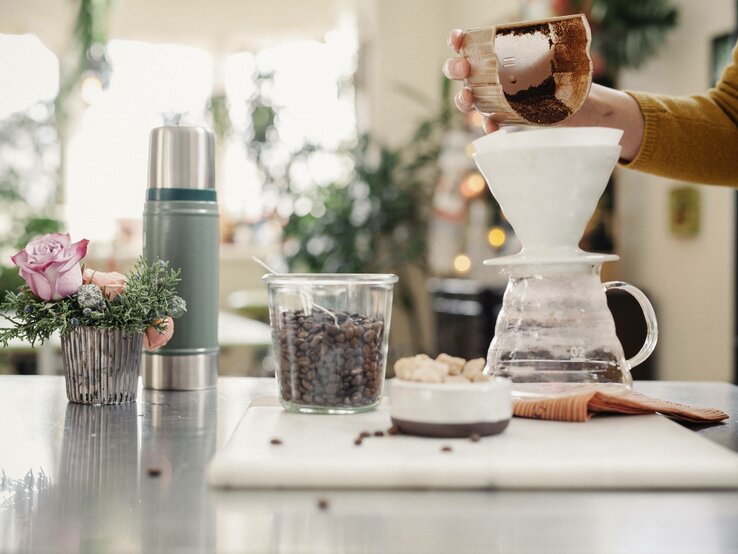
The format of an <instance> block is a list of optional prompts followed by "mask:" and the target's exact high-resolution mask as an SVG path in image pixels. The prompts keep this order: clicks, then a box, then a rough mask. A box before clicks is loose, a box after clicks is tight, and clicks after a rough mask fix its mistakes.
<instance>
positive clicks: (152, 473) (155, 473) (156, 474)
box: [148, 467, 161, 477]
mask: <svg viewBox="0 0 738 554" xmlns="http://www.w3.org/2000/svg"><path fill="white" fill-rule="evenodd" d="M148 474H149V477H159V475H161V470H160V469H159V468H158V467H150V468H149V469H148Z"/></svg>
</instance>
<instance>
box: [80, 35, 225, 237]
mask: <svg viewBox="0 0 738 554" xmlns="http://www.w3.org/2000/svg"><path fill="white" fill-rule="evenodd" d="M108 56H109V58H110V61H111V64H112V67H113V73H112V77H111V81H110V87H109V89H108V90H107V91H105V92H103V93H102V94H101V96H100V97H99V98H98V99H97V101H96V102H95V103H94V105H92V106H89V107H88V108H87V109H86V111H85V112H84V115H83V117H82V121H81V125H80V126H79V128H78V129H77V132H76V133H75V134H73V136H72V137H71V139H70V142H69V154H68V171H67V177H66V184H67V190H66V217H67V221H68V226H69V229H70V232H71V233H72V236H74V237H85V238H88V239H91V240H95V241H98V242H101V243H106V242H112V241H118V242H119V244H117V245H116V246H117V248H125V247H126V246H130V247H131V248H132V249H139V250H140V248H141V240H140V235H138V232H139V230H140V225H141V223H140V220H141V217H142V211H143V204H144V196H145V190H146V183H147V168H148V146H149V133H150V131H151V129H152V128H154V127H157V126H160V125H162V124H163V123H165V122H168V121H169V122H172V121H175V120H176V119H177V117H179V116H181V119H180V121H181V122H182V123H183V124H193V125H203V124H207V118H206V113H205V108H206V105H207V101H208V99H209V97H210V94H211V90H212V75H213V61H212V59H211V56H210V55H209V54H208V53H206V52H205V51H203V50H199V49H196V48H191V47H186V46H179V45H159V44H148V43H143V42H134V41H123V40H114V41H111V42H110V43H109V44H108ZM121 241H123V242H124V243H128V244H121V243H120V242H121Z"/></svg>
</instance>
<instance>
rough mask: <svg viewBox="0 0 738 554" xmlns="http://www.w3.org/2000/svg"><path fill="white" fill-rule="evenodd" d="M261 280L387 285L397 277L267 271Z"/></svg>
mask: <svg viewBox="0 0 738 554" xmlns="http://www.w3.org/2000/svg"><path fill="white" fill-rule="evenodd" d="M261 280H262V281H264V282H265V283H266V284H267V285H294V284H296V283H298V284H301V285H336V284H341V285H351V284H356V285H389V284H393V283H396V282H397V281H398V280H399V277H397V275H395V274H393V273H278V274H275V273H267V274H266V275H264V276H263V277H262V278H261Z"/></svg>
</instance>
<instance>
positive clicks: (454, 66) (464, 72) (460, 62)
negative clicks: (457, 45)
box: [443, 58, 471, 81]
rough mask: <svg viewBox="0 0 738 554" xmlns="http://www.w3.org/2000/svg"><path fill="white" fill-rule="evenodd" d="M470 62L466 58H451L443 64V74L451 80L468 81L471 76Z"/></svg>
mask: <svg viewBox="0 0 738 554" xmlns="http://www.w3.org/2000/svg"><path fill="white" fill-rule="evenodd" d="M470 69H471V68H470V66H469V62H468V61H467V59H466V58H449V59H447V60H446V63H444V64H443V74H444V75H445V76H446V77H448V78H449V79H456V80H459V81H460V80H461V79H466V77H468V76H469V70H470Z"/></svg>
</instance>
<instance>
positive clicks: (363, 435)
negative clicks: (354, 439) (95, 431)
mask: <svg viewBox="0 0 738 554" xmlns="http://www.w3.org/2000/svg"><path fill="white" fill-rule="evenodd" d="M371 436H372V434H371V433H370V432H369V431H362V432H361V433H359V438H362V439H366V438H368V437H371Z"/></svg>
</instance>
